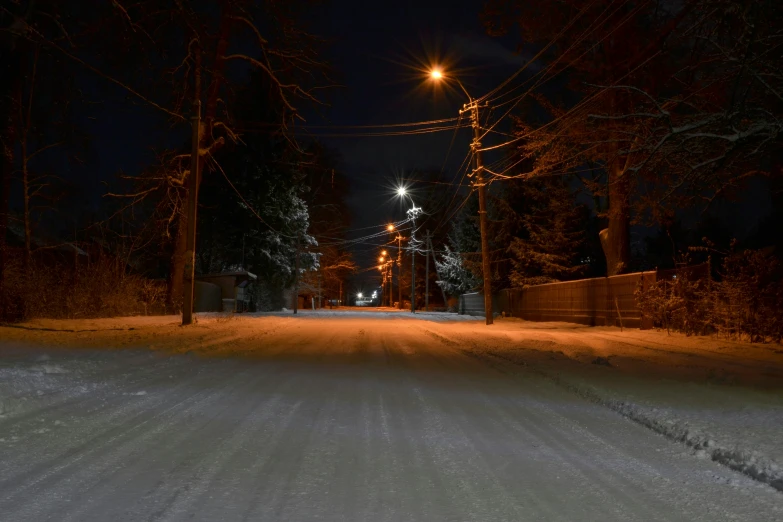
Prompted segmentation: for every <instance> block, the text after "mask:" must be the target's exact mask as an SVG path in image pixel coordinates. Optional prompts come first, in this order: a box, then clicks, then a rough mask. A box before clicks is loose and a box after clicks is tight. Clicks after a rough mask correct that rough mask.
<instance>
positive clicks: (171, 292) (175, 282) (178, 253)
mask: <svg viewBox="0 0 783 522" xmlns="http://www.w3.org/2000/svg"><path fill="white" fill-rule="evenodd" d="M187 228H188V219H187V217H186V216H183V215H180V216H179V219H178V220H177V236H176V237H175V239H174V253H173V254H172V255H171V271H170V273H169V287H168V295H167V297H166V307H167V308H168V311H169V312H170V313H173V314H178V313H179V312H180V309H181V308H182V295H183V294H182V292H183V290H184V288H185V286H184V285H185V283H184V277H185V249H186V244H185V241H186V239H187V237H186V231H187Z"/></svg>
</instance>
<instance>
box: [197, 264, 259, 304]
mask: <svg viewBox="0 0 783 522" xmlns="http://www.w3.org/2000/svg"><path fill="white" fill-rule="evenodd" d="M257 279H258V277H257V276H256V275H255V274H253V273H250V272H248V271H247V270H226V271H224V272H220V273H216V274H204V275H199V276H196V280H195V282H194V287H195V288H194V300H193V310H194V311H195V312H247V311H249V310H250V308H251V304H252V302H251V301H252V299H251V294H252V289H253V285H254V283H255V281H256V280H257Z"/></svg>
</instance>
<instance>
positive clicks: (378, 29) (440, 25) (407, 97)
mask: <svg viewBox="0 0 783 522" xmlns="http://www.w3.org/2000/svg"><path fill="white" fill-rule="evenodd" d="M482 5H483V3H482V2H480V1H467V0H463V1H461V2H453V1H452V2H448V1H440V2H421V1H419V2H416V1H412V0H406V1H402V2H392V1H377V2H373V3H372V8H369V9H368V7H367V6H368V4H367V3H366V2H362V1H359V0H349V1H340V2H334V3H333V4H332V5H330V6H327V7H325V8H324V10H323V14H324V21H323V22H322V24H321V25H319V26H318V31H319V33H320V34H321V35H322V36H323V37H324V38H326V39H328V40H330V41H332V42H333V43H332V45H331V46H330V49H329V51H328V53H327V57H328V59H329V61H330V62H331V64H332V66H333V68H334V71H335V79H336V81H337V82H338V83H340V84H342V85H343V86H344V87H342V88H339V89H337V90H335V91H334V92H332V93H331V94H330V96H329V102H330V104H331V107H329V108H328V109H327V110H325V111H324V114H323V115H321V114H314V115H310V116H308V123H309V124H314V125H327V124H330V125H376V124H387V123H407V122H415V121H427V120H435V119H443V118H451V117H456V116H458V113H459V109H460V108H461V107H462V104H463V103H464V102H465V101H467V100H466V99H465V95H464V94H463V93H462V92H461V91H460V90H458V88H457V87H456V86H454V87H453V88H446V89H443V88H435V87H434V86H433V85H432V83H431V82H429V81H427V78H426V74H425V70H426V69H427V68H428V67H429V66H430V65H440V66H442V67H443V68H444V71H448V72H450V73H452V74H454V75H457V76H458V77H459V79H460V81H461V82H462V83H463V84H464V85H465V87H466V88H467V89H468V91H469V92H470V94H471V95H472V96H475V97H478V96H481V95H482V94H484V93H485V92H487V91H489V90H490V89H492V88H493V87H495V86H496V85H497V84H498V83H500V82H501V81H503V80H504V79H505V78H507V77H508V76H509V75H510V74H512V73H513V72H514V71H516V70H517V69H518V68H520V67H521V66H522V65H524V63H525V61H526V58H525V57H524V56H521V55H518V54H516V53H514V52H513V50H512V49H513V46H514V45H515V44H514V43H513V42H504V41H503V40H501V39H497V38H492V37H490V36H487V35H486V32H485V31H484V28H483V27H482V25H481V19H480V13H481V9H482ZM342 132H349V131H342ZM471 132H472V131H471V130H470V129H460V130H459V131H458V133H457V135H456V139H455V141H454V145H453V147H452V148H451V151H450V154H448V156H447V153H448V152H449V144H450V142H451V139H452V136H453V134H454V133H453V131H446V132H440V133H433V134H424V135H416V136H404V137H362V138H343V137H341V138H324V141H325V142H326V143H328V144H329V145H330V146H331V147H333V148H335V149H336V150H338V151H339V152H340V154H341V156H342V160H343V170H344V172H345V173H346V174H347V175H348V176H349V178H350V183H351V190H352V194H351V197H350V200H349V202H350V205H351V208H352V211H353V226H354V227H356V228H359V227H366V226H371V225H375V224H382V223H386V222H389V221H396V220H400V219H403V218H404V213H405V208H407V207H403V206H402V205H401V204H400V201H399V200H398V199H396V198H395V197H394V194H393V192H392V189H393V187H394V185H395V182H396V180H397V179H400V178H401V177H403V176H404V173H405V172H407V171H410V170H413V169H435V170H440V169H441V168H443V170H444V175H445V176H446V177H447V178H450V179H451V178H453V176H454V174H455V171H456V170H457V168H458V167H459V165H460V164H461V163H462V161H463V160H464V159H465V156H466V155H467V153H468V151H469V143H470V139H471ZM491 141H492V138H489V139H488V141H487V142H491ZM419 188H424V186H420V187H419ZM414 197H415V193H414ZM425 210H426V209H425ZM360 233H366V231H362V232H356V234H354V235H358V234H360ZM377 250H378V249H377V248H375V247H372V246H369V245H365V246H360V247H357V248H356V250H355V253H356V258H357V259H356V260H357V262H358V263H359V265H360V266H362V267H363V266H367V265H371V264H372V263H373V261H372V259H373V258H374V257H376V255H377ZM373 275H375V274H373Z"/></svg>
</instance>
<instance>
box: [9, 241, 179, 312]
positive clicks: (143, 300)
mask: <svg viewBox="0 0 783 522" xmlns="http://www.w3.org/2000/svg"><path fill="white" fill-rule="evenodd" d="M8 261H9V263H8V265H7V267H6V272H5V288H4V290H5V292H4V293H5V296H4V298H5V300H6V311H5V317H2V318H0V319H2V320H5V321H24V320H28V319H34V318H43V317H46V318H54V319H59V318H62V319H71V318H96V317H115V316H122V315H150V314H161V313H164V305H163V301H164V297H165V291H166V288H165V283H163V282H160V281H152V280H150V279H147V278H145V277H142V276H139V275H135V274H128V273H126V271H125V267H124V266H123V265H122V264H121V263H119V262H118V261H117V260H116V259H112V258H108V257H103V258H100V259H98V260H97V261H93V262H89V263H88V262H77V263H73V262H67V261H65V260H63V259H61V258H58V257H55V256H43V255H38V256H35V257H34V258H33V261H32V262H31V263H30V265H29V266H24V263H23V260H22V256H21V255H19V254H18V253H16V252H14V253H12V255H11V256H9V260H8Z"/></svg>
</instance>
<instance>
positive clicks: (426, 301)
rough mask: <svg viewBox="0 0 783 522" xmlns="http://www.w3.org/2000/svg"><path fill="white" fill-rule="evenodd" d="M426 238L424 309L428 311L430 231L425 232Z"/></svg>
mask: <svg viewBox="0 0 783 522" xmlns="http://www.w3.org/2000/svg"><path fill="white" fill-rule="evenodd" d="M425 237H426V238H427V246H426V247H425V248H426V251H425V259H426V261H425V268H424V310H426V311H427V312H429V311H430V248H429V245H430V231H429V230H428V231H427V233H426V234H425Z"/></svg>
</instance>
